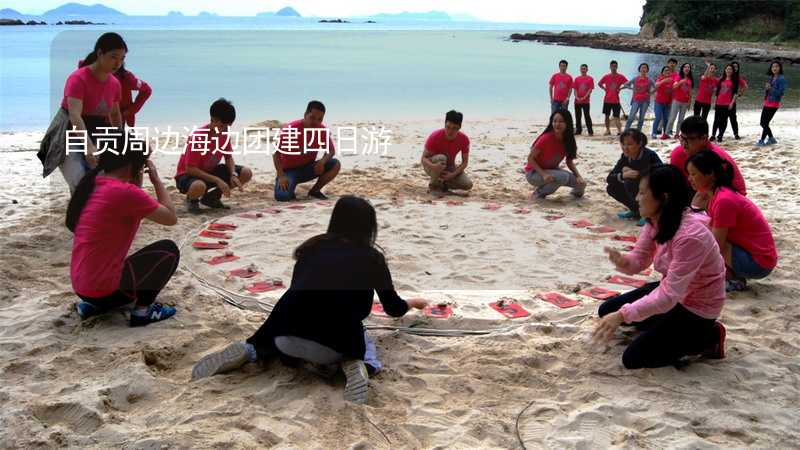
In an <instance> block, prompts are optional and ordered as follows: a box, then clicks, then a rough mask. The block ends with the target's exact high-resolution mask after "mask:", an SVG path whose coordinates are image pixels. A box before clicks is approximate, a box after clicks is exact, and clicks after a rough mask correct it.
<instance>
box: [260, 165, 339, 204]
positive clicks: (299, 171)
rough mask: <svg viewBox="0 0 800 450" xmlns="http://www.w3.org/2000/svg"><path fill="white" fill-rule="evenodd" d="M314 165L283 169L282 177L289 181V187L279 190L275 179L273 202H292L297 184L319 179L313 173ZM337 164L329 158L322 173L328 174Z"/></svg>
mask: <svg viewBox="0 0 800 450" xmlns="http://www.w3.org/2000/svg"><path fill="white" fill-rule="evenodd" d="M314 164H316V162H313V163H310V164H306V165H305V166H300V167H294V168H292V169H284V171H283V175H284V176H286V179H287V180H288V181H289V186H287V189H286V190H283V189H281V187H280V184H279V183H278V177H275V200H277V201H279V202H288V201H289V200H294V199H295V195H294V190H295V189H296V188H297V185H298V184H301V183H306V182H308V181H311V180H316V179H317V178H319V175H317V174H315V173H314ZM337 164H339V161H338V160H337V159H336V158H331V159H330V160H328V162H326V163H325V170H324V171H323V172H322V173H325V172H328V171H329V170H331V169H333V168H334V167H336V165H337Z"/></svg>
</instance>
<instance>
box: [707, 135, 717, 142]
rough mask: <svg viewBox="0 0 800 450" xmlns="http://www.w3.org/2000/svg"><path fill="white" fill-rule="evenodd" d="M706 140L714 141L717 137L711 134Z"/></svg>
mask: <svg viewBox="0 0 800 450" xmlns="http://www.w3.org/2000/svg"><path fill="white" fill-rule="evenodd" d="M708 140H709V141H711V142H715V141H716V140H717V137H716V136H711V137H710V138H708Z"/></svg>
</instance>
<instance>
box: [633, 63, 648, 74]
mask: <svg viewBox="0 0 800 450" xmlns="http://www.w3.org/2000/svg"><path fill="white" fill-rule="evenodd" d="M642 66H645V67H647V71H648V72H649V71H650V64H647V63H641V64H639V68H638V69H636V71H637V72H641V71H642Z"/></svg>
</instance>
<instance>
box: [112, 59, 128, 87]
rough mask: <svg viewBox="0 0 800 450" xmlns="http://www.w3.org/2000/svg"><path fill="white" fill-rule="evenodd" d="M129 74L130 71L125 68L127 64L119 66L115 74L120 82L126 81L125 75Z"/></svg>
mask: <svg viewBox="0 0 800 450" xmlns="http://www.w3.org/2000/svg"><path fill="white" fill-rule="evenodd" d="M127 74H128V69H126V68H125V63H122V64H121V65H120V66H119V69H117V71H116V72H114V76H115V77H117V79H118V80H119V81H120V82H122V81H124V80H125V75H127Z"/></svg>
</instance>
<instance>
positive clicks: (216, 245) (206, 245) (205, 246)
mask: <svg viewBox="0 0 800 450" xmlns="http://www.w3.org/2000/svg"><path fill="white" fill-rule="evenodd" d="M227 246H228V244H223V243H222V242H195V243H193V244H192V247H194V248H196V249H199V250H219V249H223V248H225V247H227Z"/></svg>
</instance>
